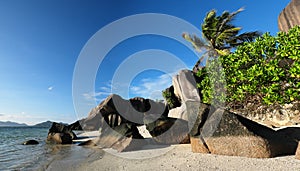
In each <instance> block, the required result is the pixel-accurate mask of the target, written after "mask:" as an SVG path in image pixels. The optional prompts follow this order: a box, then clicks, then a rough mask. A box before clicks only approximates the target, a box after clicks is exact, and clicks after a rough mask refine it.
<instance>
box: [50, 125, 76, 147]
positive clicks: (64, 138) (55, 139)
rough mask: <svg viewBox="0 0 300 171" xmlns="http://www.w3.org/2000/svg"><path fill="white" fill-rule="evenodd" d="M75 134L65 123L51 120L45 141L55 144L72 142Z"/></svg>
mask: <svg viewBox="0 0 300 171" xmlns="http://www.w3.org/2000/svg"><path fill="white" fill-rule="evenodd" d="M74 139H77V136H76V134H75V133H74V132H73V131H72V129H71V128H70V127H68V126H67V125H63V124H60V123H56V122H53V123H52V126H51V128H50V129H49V132H48V136H47V141H48V142H51V143H55V144H72V142H73V141H72V140H74Z"/></svg>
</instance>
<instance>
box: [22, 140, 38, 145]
mask: <svg viewBox="0 0 300 171" xmlns="http://www.w3.org/2000/svg"><path fill="white" fill-rule="evenodd" d="M22 144H23V145H37V144H39V142H38V141H36V140H28V141H25V142H23V143H22Z"/></svg>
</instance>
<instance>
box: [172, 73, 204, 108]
mask: <svg viewBox="0 0 300 171" xmlns="http://www.w3.org/2000/svg"><path fill="white" fill-rule="evenodd" d="M172 85H173V86H174V93H175V95H176V96H177V97H178V98H179V99H180V100H181V102H182V103H184V102H186V101H197V102H200V96H199V92H198V88H197V83H196V81H195V77H194V75H193V73H192V71H190V70H181V71H179V73H178V75H175V76H173V78H172Z"/></svg>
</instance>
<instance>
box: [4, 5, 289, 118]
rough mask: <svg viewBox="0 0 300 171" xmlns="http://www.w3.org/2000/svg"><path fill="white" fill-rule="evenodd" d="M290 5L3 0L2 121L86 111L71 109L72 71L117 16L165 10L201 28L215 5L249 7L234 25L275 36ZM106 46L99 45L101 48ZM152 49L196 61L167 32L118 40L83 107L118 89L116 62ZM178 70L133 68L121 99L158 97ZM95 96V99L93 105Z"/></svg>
mask: <svg viewBox="0 0 300 171" xmlns="http://www.w3.org/2000/svg"><path fill="white" fill-rule="evenodd" d="M288 2H289V0H280V1H276V2H274V0H226V1H217V0H213V1H212V0H188V1H174V0H164V1H162V0H152V1H148V0H131V1H129V0H119V1H116V0H107V1H104V0H100V1H96V0H95V1H93V0H91V1H87V2H85V1H79V0H52V1H39V0H27V1H21V0H2V1H1V2H0V121H7V120H10V121H16V122H20V123H27V124H35V123H38V122H42V121H46V120H52V121H63V122H67V123H71V122H73V121H76V120H77V119H79V118H81V117H83V116H87V114H88V113H87V112H88V111H87V112H81V113H76V112H75V109H74V105H73V98H72V87H73V85H72V80H73V72H74V68H75V66H76V61H77V59H78V56H79V54H80V52H81V50H82V48H83V47H84V45H85V44H86V43H87V41H88V40H89V39H90V38H91V37H92V36H93V35H94V34H95V33H96V32H97V31H98V30H100V29H101V28H103V27H105V26H106V25H108V24H110V23H111V22H113V21H116V20H118V19H121V18H123V17H126V16H130V15H134V14H143V13H161V14H168V15H171V16H175V17H178V18H180V19H183V20H185V21H187V22H189V23H191V24H192V25H194V26H195V27H198V28H199V27H200V24H201V23H202V20H203V18H204V16H205V14H206V12H208V11H209V10H211V9H216V10H217V11H218V12H219V13H218V14H220V13H221V12H223V11H224V10H228V11H235V10H237V9H239V8H240V7H245V11H243V12H242V13H240V14H239V15H238V17H237V18H236V20H235V24H236V25H237V26H242V27H243V31H254V30H259V31H261V32H270V33H271V34H272V35H275V34H276V32H278V26H277V18H278V15H279V13H280V12H281V10H282V9H283V8H284V7H285V6H286V5H287V4H288ZM143 24H147V22H145V23H143ZM149 27H150V28H151V27H152V26H151V25H149ZM168 29H170V30H172V28H168ZM122 31H124V30H122V28H120V29H117V30H115V32H116V33H117V32H122ZM185 31H186V30H182V32H185ZM113 36H114V34H112V35H107V36H106V37H105V38H104V39H106V40H107V39H110V38H112V37H113ZM180 38H181V35H178V39H180ZM101 48H102V47H101V46H100V45H99V49H100V50H101ZM147 49H160V50H163V51H166V52H170V53H171V54H174V55H176V57H178V58H180V60H182V61H183V62H184V64H185V65H186V66H187V67H188V68H191V67H192V65H193V64H194V63H195V62H196V60H197V57H196V56H195V54H194V52H192V51H191V50H190V49H189V48H188V47H186V46H185V45H182V44H180V43H178V42H177V41H175V40H172V39H169V38H166V37H163V36H158V35H141V36H136V37H132V38H129V39H128V40H126V41H123V42H121V43H120V44H118V45H116V46H115V47H114V48H113V49H112V50H111V51H110V52H109V53H108V54H107V56H105V58H104V60H103V61H102V63H101V64H100V66H99V69H98V73H97V76H96V78H95V84H94V87H95V89H94V91H93V92H83V93H82V97H83V98H85V99H86V100H87V103H84V104H83V105H86V110H88V109H91V108H92V107H94V106H95V105H96V104H97V103H99V102H100V101H101V100H102V99H103V98H105V97H106V96H107V95H108V94H110V93H111V92H112V90H114V89H115V88H116V86H115V85H117V84H116V82H115V84H114V86H113V87H112V80H113V76H114V73H115V71H116V69H117V68H118V66H120V64H122V62H124V60H125V59H127V58H128V57H129V56H131V55H133V54H136V53H138V52H141V51H144V50H147ZM146 55H149V54H146ZM149 57H151V54H150V56H149ZM156 62H157V61H156ZM141 63H142V62H141ZM136 65H139V64H136ZM166 65H170V64H166ZM87 67H88V66H87ZM132 67H135V66H132ZM130 68H131V67H129V69H130ZM177 69H178V68H177V66H175V65H174V68H173V71H169V73H165V72H161V71H159V70H155V69H152V70H151V69H149V70H146V71H141V72H139V73H136V77H134V78H133V79H132V80H131V82H130V87H129V88H128V91H129V93H127V94H125V95H123V96H125V97H124V98H128V97H132V96H143V97H150V98H153V99H158V98H160V97H159V94H160V91H161V90H162V89H164V88H166V87H167V86H168V85H170V84H171V82H170V80H171V75H172V74H174V73H175V72H176V70H177ZM127 95H128V96H127ZM91 100H96V101H94V102H93V101H92V102H93V103H90V101H91Z"/></svg>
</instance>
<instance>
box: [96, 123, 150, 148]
mask: <svg viewBox="0 0 300 171" xmlns="http://www.w3.org/2000/svg"><path fill="white" fill-rule="evenodd" d="M94 142H95V144H96V145H97V146H98V147H100V148H113V149H116V150H117V151H119V152H122V151H132V150H138V149H140V148H141V146H142V145H145V143H146V142H145V141H144V140H143V137H142V136H141V135H140V134H139V131H138V129H137V127H136V126H135V125H134V124H130V123H122V124H121V125H118V126H116V127H114V128H113V129H112V128H109V127H108V128H106V129H105V130H103V131H102V133H101V134H100V137H99V138H97V139H96V140H95V141H94Z"/></svg>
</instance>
